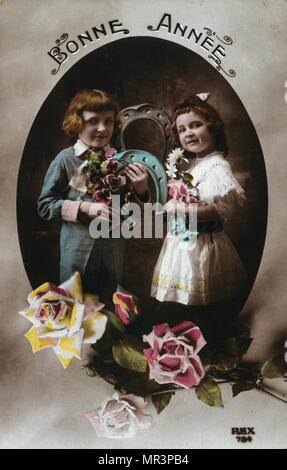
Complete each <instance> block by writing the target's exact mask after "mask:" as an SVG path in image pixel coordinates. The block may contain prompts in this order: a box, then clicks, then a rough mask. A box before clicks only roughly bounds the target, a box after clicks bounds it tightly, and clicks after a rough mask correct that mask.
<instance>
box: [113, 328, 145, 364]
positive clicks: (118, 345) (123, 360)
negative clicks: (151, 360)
mask: <svg viewBox="0 0 287 470" xmlns="http://www.w3.org/2000/svg"><path fill="white" fill-rule="evenodd" d="M142 347H143V344H142V341H140V340H139V339H138V338H136V337H135V336H126V337H125V338H123V339H119V340H117V341H116V342H115V344H114V345H113V348H112V351H113V356H114V359H115V361H116V362H117V363H118V364H119V365H120V366H122V367H125V368H126V369H131V370H135V371H137V372H145V371H146V368H147V360H146V358H145V356H144V354H143V352H142Z"/></svg>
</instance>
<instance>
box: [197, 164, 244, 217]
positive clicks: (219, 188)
mask: <svg viewBox="0 0 287 470" xmlns="http://www.w3.org/2000/svg"><path fill="white" fill-rule="evenodd" d="M200 186H201V188H200V189H201V192H202V193H203V195H204V201H205V202H206V203H207V204H211V205H213V207H214V208H215V209H216V211H217V212H218V214H219V215H220V217H221V219H222V220H223V222H227V221H228V220H229V219H230V218H231V217H232V215H233V212H234V211H235V210H236V208H238V207H240V206H242V205H243V204H244V202H245V200H246V197H245V192H244V190H243V188H242V187H241V186H240V184H239V183H238V181H237V180H236V178H235V177H234V175H233V173H232V171H231V167H230V165H229V163H228V162H227V161H224V162H220V164H215V165H213V166H211V167H210V168H209V169H208V171H207V173H206V178H204V182H202V183H201V184H200Z"/></svg>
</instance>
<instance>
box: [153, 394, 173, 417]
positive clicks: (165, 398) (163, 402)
mask: <svg viewBox="0 0 287 470" xmlns="http://www.w3.org/2000/svg"><path fill="white" fill-rule="evenodd" d="M172 395H173V393H172V392H167V393H161V394H158V395H152V396H151V400H152V403H153V405H154V407H155V409H156V412H157V414H158V415H159V414H160V413H161V412H162V411H163V410H164V409H165V407H166V406H167V405H168V404H169V402H170V400H171V398H172Z"/></svg>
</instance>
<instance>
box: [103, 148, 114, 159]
mask: <svg viewBox="0 0 287 470" xmlns="http://www.w3.org/2000/svg"><path fill="white" fill-rule="evenodd" d="M116 153H117V151H116V150H115V149H113V148H110V149H108V150H106V153H105V158H112V157H113V156H114V155H115V154H116Z"/></svg>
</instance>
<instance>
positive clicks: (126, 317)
mask: <svg viewBox="0 0 287 470" xmlns="http://www.w3.org/2000/svg"><path fill="white" fill-rule="evenodd" d="M113 302H114V304H115V313H116V315H117V316H118V317H119V318H120V320H121V321H122V322H123V323H124V324H125V325H128V324H129V323H130V322H131V321H133V320H134V319H136V318H137V316H138V315H139V314H140V309H139V306H138V298H137V297H135V296H134V295H132V294H128V293H125V294H124V293H123V292H120V291H117V292H115V293H114V294H113Z"/></svg>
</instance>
